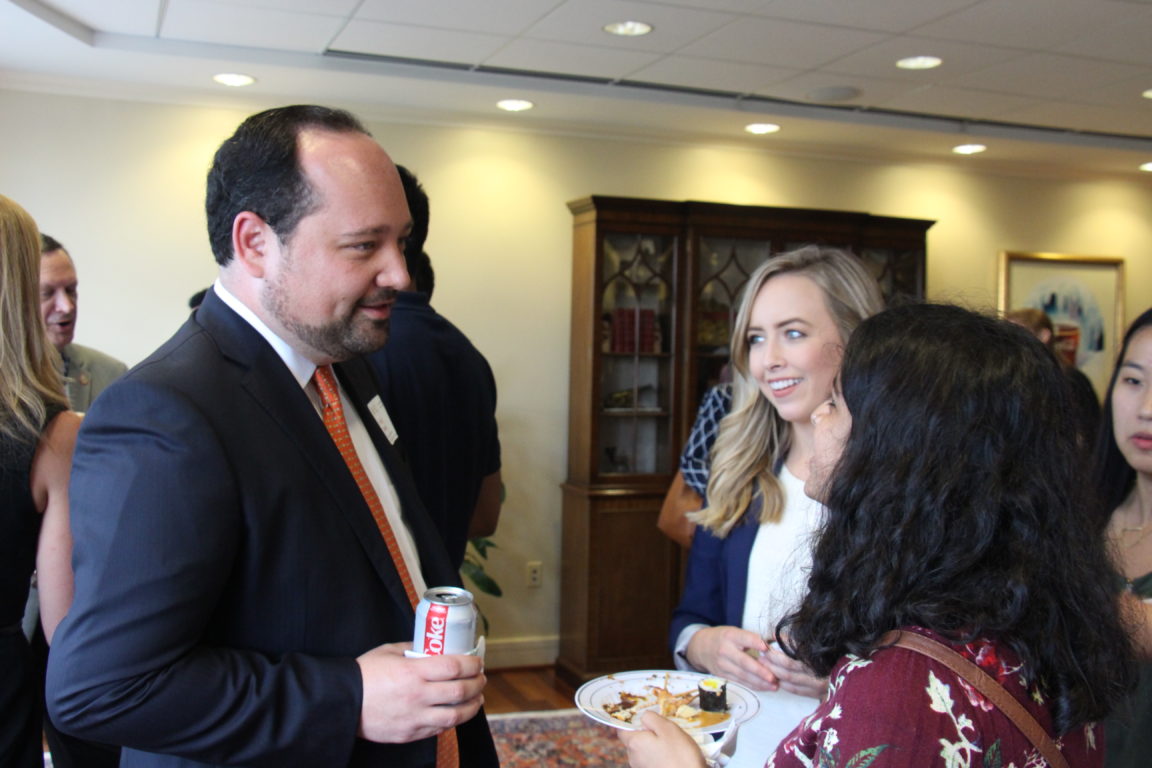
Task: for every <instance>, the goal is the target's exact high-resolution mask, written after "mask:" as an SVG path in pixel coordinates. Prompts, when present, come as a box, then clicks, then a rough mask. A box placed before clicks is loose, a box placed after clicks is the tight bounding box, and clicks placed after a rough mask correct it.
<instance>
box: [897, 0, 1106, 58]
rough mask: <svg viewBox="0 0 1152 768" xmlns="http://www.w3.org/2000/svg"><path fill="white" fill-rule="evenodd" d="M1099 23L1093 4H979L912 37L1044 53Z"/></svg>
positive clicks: (996, 0) (1071, 0) (1002, 0)
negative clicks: (1042, 51)
mask: <svg viewBox="0 0 1152 768" xmlns="http://www.w3.org/2000/svg"><path fill="white" fill-rule="evenodd" d="M1100 23H1101V19H1100V6H1099V5H1098V4H1097V3H1096V2H1085V0H1040V1H1039V2H1037V1H1036V0H1028V1H1025V2H1022V1H1021V0H983V2H980V3H977V4H976V5H973V6H972V7H970V8H966V9H964V10H962V11H957V12H956V13H954V14H951V15H949V16H947V17H945V18H943V19H939V20H938V21H933V22H930V23H928V24H925V25H923V26H921V27H917V29H916V34H917V35H923V36H924V37H939V38H943V39H945V40H960V41H963V42H968V43H981V44H984V45H1003V46H1009V47H1016V48H1024V49H1027V50H1047V49H1050V48H1055V47H1057V46H1059V45H1060V44H1062V43H1063V42H1065V41H1066V40H1071V39H1073V38H1075V37H1076V36H1078V35H1080V34H1081V33H1083V31H1084V30H1085V29H1093V28H1095V27H1097V26H1099V25H1100Z"/></svg>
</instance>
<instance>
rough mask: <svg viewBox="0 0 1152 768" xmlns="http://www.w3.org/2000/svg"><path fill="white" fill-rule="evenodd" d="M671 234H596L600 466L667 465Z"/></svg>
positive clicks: (604, 469) (653, 470)
mask: <svg viewBox="0 0 1152 768" xmlns="http://www.w3.org/2000/svg"><path fill="white" fill-rule="evenodd" d="M677 244H678V243H677V238H676V237H674V236H671V235H650V234H635V233H608V234H605V235H604V236H603V239H602V242H601V248H600V252H601V264H600V275H601V288H600V290H601V295H600V305H601V311H602V314H601V325H600V331H601V335H600V382H599V384H600V403H599V424H598V426H599V429H598V430H597V433H598V435H599V437H598V454H597V455H598V456H599V472H600V474H657V473H668V472H670V471H671V467H672V454H671V452H670V448H671V446H670V445H669V438H670V429H671V420H672V418H671V417H672V410H671V398H672V382H673V378H674V371H673V370H672V358H673V356H672V348H673V344H672V342H673V339H674V338H675V328H674V320H675V317H674V315H675V313H674V311H673V307H674V306H675V284H674V277H675V264H676V248H677Z"/></svg>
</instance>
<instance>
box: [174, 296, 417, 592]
mask: <svg viewBox="0 0 1152 768" xmlns="http://www.w3.org/2000/svg"><path fill="white" fill-rule="evenodd" d="M196 321H197V322H199V323H200V324H201V325H203V326H204V327H205V329H206V330H207V331H208V332H209V333H210V334H211V335H212V337H213V338H214V339H215V340H216V342H217V344H218V346H219V348H220V350H221V352H222V353H223V354H224V355H225V356H226V357H228V358H229V359H231V360H233V361H234V362H236V363H238V364H239V365H241V366H243V367H244V369H245V371H244V373H243V375H242V376H241V380H240V385H241V387H242V388H243V389H244V391H245V392H246V393H247V394H248V396H249V397H251V398H252V401H253V405H254V407H258V408H262V409H263V410H264V411H265V412H267V413H268V415H269V416H270V418H271V419H272V420H273V421H275V422H276V424H277V425H278V426H279V427H280V429H281V430H282V431H283V433H284V436H285V437H286V438H287V439H288V440H289V441H290V442H291V443H292V444H293V445H295V446H296V448H297V450H298V451H299V453H300V455H301V457H302V458H303V460H304V461H306V462H307V463H308V464H309V465H311V467H312V469H313V471H314V474H315V480H316V482H317V483H318V484H319V485H321V486H323V487H324V488H325V489H326V490H327V491H328V494H329V496H330V497H331V499H332V502H333V506H334V507H335V508H336V509H337V510H339V516H340V518H341V519H343V520H344V522H345V523H346V524H347V525H348V526H349V527H350V528H351V529H352V531H353V533H354V534H355V536H356V539H357V540H358V541H359V542H360V546H361V547H362V548H363V550H364V552H365V554H366V555H367V556H368V559H369V561H370V562H371V563H372V566H373V568H374V569H375V571H376V573H377V575H379V577H380V580H381V581H382V582H383V583H384V585H385V587H386V588H387V589H388V592H389V594H391V595H392V597H393V599H394V600H395V601H396V603H397V605H398V606H399V607H400V608H401V609H402V610H403V611H404V612H406V613H409V614H411V613H412V605H411V603H410V601H409V600H408V595H407V593H406V592H405V590H404V585H403V583H402V582H401V581H400V575H399V573H397V571H396V566H395V565H394V564H393V562H392V557H391V555H390V554H389V552H388V546H387V544H385V542H384V538H383V537H382V536H381V534H380V529H379V528H378V527H377V526H376V521H375V520H374V519H373V518H372V512H371V510H370V509H369V508H368V504H367V502H366V501H365V500H364V497H363V495H361V493H360V489H359V487H357V485H356V481H355V479H354V478H353V477H352V473H351V472H349V471H348V467H347V465H346V464H345V463H344V459H343V458H342V457H341V456H340V451H339V450H338V449H337V447H336V444H335V443H334V442H333V441H332V438H331V436H330V435H329V434H328V430H327V429H325V427H324V422H323V420H322V419H321V418H320V414H319V413H317V412H316V409H315V407H314V406H313V405H312V402H311V401H310V400H309V399H308V395H307V394H306V393H305V392H304V390H303V389H301V388H300V386H299V384H298V383H297V382H296V379H295V378H294V377H293V376H292V374H291V372H290V371H289V370H288V367H287V366H286V365H284V361H283V360H281V359H280V356H279V355H277V354H276V351H275V350H274V349H272V347H271V346H270V345H269V344H268V343H267V342H266V341H265V340H264V338H263V337H262V336H260V334H259V333H258V332H257V331H256V330H255V329H254V328H252V327H251V326H250V325H248V323H247V322H246V321H245V320H244V319H243V318H241V317H240V316H239V315H237V314H236V313H235V312H233V311H232V310H231V309H230V308H229V307H228V306H227V305H225V304H224V303H223V302H222V301H220V299H219V298H218V297H216V295H215V294H214V293H212V292H211V291H209V293H208V296H206V297H205V300H204V303H203V304H202V305H201V307H200V309H199V310H198V311H197V314H196ZM373 423H374V422H373ZM374 439H375V436H374ZM385 467H386V468H387V469H388V470H389V471H391V469H392V468H391V467H389V466H388V464H387V462H386V463H385ZM402 501H403V499H402ZM324 512H325V511H324V510H318V513H320V514H323V513H324ZM414 533H415V532H414ZM421 556H423V553H422V552H421Z"/></svg>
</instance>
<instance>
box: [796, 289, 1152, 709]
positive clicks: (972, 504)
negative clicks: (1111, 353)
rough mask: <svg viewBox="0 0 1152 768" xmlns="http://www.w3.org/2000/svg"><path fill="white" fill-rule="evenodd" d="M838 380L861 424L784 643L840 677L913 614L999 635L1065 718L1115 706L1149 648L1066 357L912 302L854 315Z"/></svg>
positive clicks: (1004, 328)
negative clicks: (1101, 498) (1110, 546)
mask: <svg viewBox="0 0 1152 768" xmlns="http://www.w3.org/2000/svg"><path fill="white" fill-rule="evenodd" d="M840 377H841V379H840V380H841V392H842V394H843V405H844V406H845V407H847V408H848V411H849V413H850V414H851V416H852V428H851V431H850V434H849V436H848V438H847V440H846V442H845V445H844V450H843V453H842V455H841V457H840V460H839V462H838V463H837V465H836V467H835V469H834V471H833V472H832V476H831V478H830V479H829V480H828V483H827V487H826V489H825V504H826V506H827V509H828V512H827V520H826V523H825V525H824V528H823V530H822V532H821V535H820V539H819V541H818V543H817V544H816V546H815V550H814V553H813V566H812V572H811V575H810V578H809V582H808V589H809V592H808V595H807V596H806V597H805V599H804V601H803V603H802V604H801V606H800V608H799V609H798V610H797V611H796V612H795V613H794V614H792V615H791V616H789V617H787V618H786V619H784V620H783V621H782V622H781V624H780V626H779V627H778V635H779V634H780V633H782V634H783V635H784V636H785V637H786V638H787V639H786V640H785V642H784V647H785V649H786V650H787V651H788V652H789V653H790V654H792V655H793V656H795V657H796V658H798V659H801V660H802V661H804V662H805V663H806V664H808V665H809V666H810V667H811V668H812V669H813V670H814V671H815V672H816V673H818V674H820V675H827V674H828V673H829V672H830V671H831V669H832V667H833V666H834V665H835V663H836V662H837V661H838V660H839V659H840V658H841V657H842V656H844V655H845V654H847V653H853V654H857V655H864V654H866V653H868V651H869V650H870V649H871V648H873V647H874V646H875V644H876V643H877V641H878V640H879V639H880V636H881V635H883V634H884V633H885V632H886V631H888V630H890V629H895V628H898V627H902V626H909V625H913V626H921V627H925V628H928V629H931V630H934V631H936V632H939V633H941V634H943V635H945V636H947V637H951V638H953V639H956V640H961V641H967V640H970V639H973V638H975V637H978V636H981V637H988V638H996V639H998V640H1000V641H1002V642H1005V643H1007V644H1008V645H1009V646H1011V647H1012V648H1013V649H1014V650H1015V651H1016V652H1017V653H1018V654H1019V655H1020V657H1021V659H1022V660H1023V661H1024V662H1025V664H1026V665H1027V667H1028V669H1029V670H1030V674H1031V675H1032V679H1033V680H1034V681H1035V682H1036V683H1037V684H1038V685H1039V687H1040V689H1041V691H1042V692H1043V693H1044V694H1045V696H1046V697H1047V698H1048V701H1049V706H1050V707H1051V711H1052V715H1053V718H1054V722H1055V724H1056V727H1057V728H1058V729H1059V731H1060V732H1065V731H1067V730H1068V729H1070V728H1072V727H1073V726H1075V725H1078V724H1082V723H1086V722H1091V721H1095V720H1099V719H1100V718H1102V717H1104V716H1105V715H1107V714H1108V713H1109V711H1110V710H1111V709H1112V708H1113V706H1114V705H1115V704H1116V703H1117V702H1119V701H1120V700H1121V699H1122V698H1123V696H1124V695H1125V694H1126V693H1127V691H1129V690H1130V688H1131V686H1132V685H1133V683H1134V680H1135V661H1134V657H1133V655H1132V650H1131V644H1130V640H1129V637H1128V634H1127V632H1126V631H1125V629H1126V628H1125V626H1124V623H1123V621H1122V619H1121V617H1120V615H1119V608H1118V603H1117V587H1116V585H1117V583H1118V582H1117V578H1118V576H1117V574H1116V572H1115V570H1114V568H1113V566H1112V563H1111V561H1110V559H1109V557H1108V554H1107V548H1106V544H1105V541H1104V537H1103V535H1102V532H1101V531H1100V529H1099V526H1098V525H1097V524H1096V521H1095V520H1093V519H1092V515H1091V514H1088V513H1086V511H1085V510H1086V509H1087V507H1086V506H1085V505H1084V503H1083V501H1082V500H1083V498H1084V492H1083V490H1082V486H1083V483H1082V481H1081V475H1082V472H1081V471H1080V467H1078V465H1077V457H1078V453H1077V448H1076V446H1077V443H1076V440H1075V437H1074V435H1073V432H1072V430H1069V429H1068V428H1067V424H1066V415H1067V414H1068V412H1069V409H1070V407H1071V406H1070V402H1069V394H1068V388H1067V386H1066V385H1065V383H1064V377H1063V373H1062V372H1061V370H1060V366H1059V364H1058V362H1057V361H1056V360H1055V359H1054V358H1053V356H1052V354H1051V353H1050V352H1049V351H1048V350H1047V349H1045V347H1044V346H1043V345H1042V344H1041V343H1040V342H1039V341H1037V340H1036V339H1035V338H1034V337H1033V336H1032V335H1031V334H1030V333H1029V332H1028V331H1027V330H1025V329H1023V328H1020V327H1018V326H1015V325H1012V324H1011V323H1008V322H1007V321H1003V320H997V319H994V318H991V317H986V316H983V315H979V314H976V313H973V312H970V311H968V310H965V309H961V308H959V307H953V306H941V305H927V304H922V305H909V306H903V307H899V308H895V309H891V310H888V311H886V312H883V313H881V314H879V315H876V316H875V317H872V318H870V319H868V320H866V321H864V322H863V323H862V324H861V325H860V327H859V328H857V329H856V333H855V334H853V336H852V338H851V340H850V341H849V343H848V345H847V348H846V350H845V354H844V361H843V367H842V368H841V374H840Z"/></svg>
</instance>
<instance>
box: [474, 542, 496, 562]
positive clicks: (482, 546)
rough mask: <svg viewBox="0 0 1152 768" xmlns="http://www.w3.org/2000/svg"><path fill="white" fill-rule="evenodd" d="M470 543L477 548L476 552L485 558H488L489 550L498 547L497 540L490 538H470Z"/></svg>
mask: <svg viewBox="0 0 1152 768" xmlns="http://www.w3.org/2000/svg"><path fill="white" fill-rule="evenodd" d="M468 543H469V544H471V545H472V548H473V549H475V550H476V554H478V555H480V557H482V558H484V559H485V560H487V559H488V550H489V549H493V548H496V542H494V541H492V539H488V538H482V537H480V538H475V539H468Z"/></svg>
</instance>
